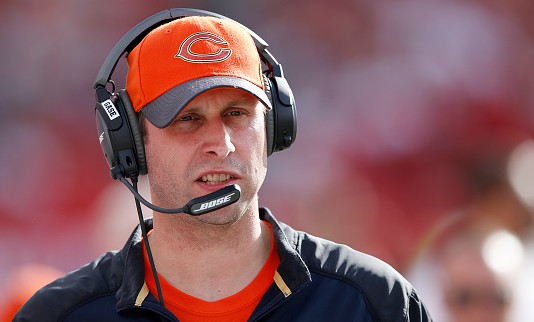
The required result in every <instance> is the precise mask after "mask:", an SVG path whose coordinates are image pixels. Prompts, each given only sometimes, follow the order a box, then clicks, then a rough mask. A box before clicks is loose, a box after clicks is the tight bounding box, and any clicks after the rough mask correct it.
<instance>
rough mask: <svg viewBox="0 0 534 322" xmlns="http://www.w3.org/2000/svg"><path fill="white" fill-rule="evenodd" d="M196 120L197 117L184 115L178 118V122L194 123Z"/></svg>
mask: <svg viewBox="0 0 534 322" xmlns="http://www.w3.org/2000/svg"><path fill="white" fill-rule="evenodd" d="M194 119H195V117H194V116H193V115H184V116H181V117H179V118H178V121H180V122H188V121H193V120H194Z"/></svg>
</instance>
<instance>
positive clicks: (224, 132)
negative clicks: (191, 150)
mask: <svg viewBox="0 0 534 322" xmlns="http://www.w3.org/2000/svg"><path fill="white" fill-rule="evenodd" d="M203 136H204V152H206V153H208V154H213V155H216V156H218V157H220V158H225V157H227V156H228V155H229V154H230V153H232V152H235V146H234V144H233V142H232V139H233V137H232V131H231V129H230V128H228V126H227V125H226V124H225V123H224V122H223V121H222V120H220V119H218V120H210V121H209V122H208V124H207V125H206V128H205V131H204V133H203Z"/></svg>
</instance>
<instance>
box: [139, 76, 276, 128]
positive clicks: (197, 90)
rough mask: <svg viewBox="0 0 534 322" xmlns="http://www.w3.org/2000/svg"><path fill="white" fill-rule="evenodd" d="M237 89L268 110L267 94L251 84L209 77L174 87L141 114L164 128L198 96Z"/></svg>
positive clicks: (236, 78)
mask: <svg viewBox="0 0 534 322" xmlns="http://www.w3.org/2000/svg"><path fill="white" fill-rule="evenodd" d="M222 87H228V88H237V89H241V90H244V91H245V92H248V93H250V94H252V95H254V96H255V97H256V98H258V99H259V100H260V102H261V103H262V104H263V105H265V107H267V108H268V109H271V108H272V106H271V102H270V100H269V98H268V97H267V94H266V93H265V92H264V91H263V90H262V89H261V88H259V87H258V86H256V85H254V84H252V83H251V82H249V81H247V80H245V79H242V78H238V77H233V76H210V77H202V78H196V79H193V80H190V81H188V82H185V83H183V84H180V85H178V86H175V87H173V88H171V89H170V90H168V91H167V92H165V93H163V94H161V95H160V96H159V97H158V98H156V99H155V100H153V101H152V102H150V103H148V104H147V105H146V106H145V107H143V108H142V109H141V113H143V115H144V116H145V117H146V118H147V119H148V120H149V121H150V123H152V124H153V125H154V126H156V127H158V128H160V129H161V128H164V127H166V126H168V125H169V124H171V122H172V121H173V120H174V119H175V118H176V116H178V114H180V112H181V111H182V110H183V109H184V107H186V106H187V104H189V102H191V101H192V100H193V99H194V98H195V97H197V96H198V95H200V94H202V93H204V92H206V91H208V90H210V89H215V88H222Z"/></svg>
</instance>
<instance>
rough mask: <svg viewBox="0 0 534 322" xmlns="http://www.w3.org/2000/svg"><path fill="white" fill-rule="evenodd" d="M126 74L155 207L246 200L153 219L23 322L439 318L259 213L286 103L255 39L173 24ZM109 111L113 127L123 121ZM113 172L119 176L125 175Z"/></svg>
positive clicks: (27, 311)
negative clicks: (276, 121)
mask: <svg viewBox="0 0 534 322" xmlns="http://www.w3.org/2000/svg"><path fill="white" fill-rule="evenodd" d="M132 38H135V37H132ZM128 64H129V71H128V75H127V83H126V93H127V94H128V96H127V97H123V100H124V101H125V104H126V105H129V104H130V103H129V102H128V101H130V100H131V109H133V110H134V111H135V112H137V113H138V114H139V117H140V129H141V132H142V142H143V143H142V146H143V148H144V151H145V152H144V154H143V157H140V156H139V155H138V157H137V158H136V159H137V162H139V163H141V161H140V160H141V159H143V158H144V157H146V173H147V174H148V178H149V183H150V193H151V199H152V202H153V204H155V205H157V206H158V207H161V208H154V209H177V207H180V206H181V205H184V204H187V203H188V202H189V201H190V200H192V199H194V198H199V197H202V196H205V195H211V194H213V193H217V191H219V190H220V189H221V188H224V187H226V186H227V185H231V184H235V185H238V186H239V187H240V191H241V193H240V198H239V200H237V201H235V200H234V201H235V202H233V203H226V202H225V201H224V200H225V198H226V197H221V198H216V199H213V201H212V202H213V205H215V204H218V203H219V201H221V200H222V201H221V202H222V203H223V204H222V207H221V208H218V209H216V210H213V211H210V212H207V213H204V214H202V215H200V216H193V215H190V214H185V213H180V214H168V213H163V211H159V210H158V211H154V212H153V219H149V220H146V221H145V222H144V223H143V225H144V226H143V227H138V228H137V229H136V230H135V231H134V233H133V234H132V236H131V238H130V240H129V241H128V242H127V243H126V245H125V247H124V249H122V250H120V251H118V252H110V253H107V254H105V255H103V256H102V257H101V258H100V259H98V260H96V261H95V262H93V263H91V264H89V265H87V266H85V267H82V268H81V269H80V270H78V271H75V272H73V273H70V274H68V275H67V276H65V277H63V278H60V279H59V280H57V281H56V282H54V283H52V284H50V285H48V286H46V287H45V288H43V289H42V290H40V291H39V292H38V293H37V294H36V295H35V296H34V297H33V298H32V299H30V300H29V301H28V302H27V303H26V304H25V306H24V307H23V308H22V309H21V310H20V311H19V312H18V314H17V315H16V317H15V321H177V320H179V321H246V320H249V321H360V322H361V321H384V322H385V321H387V322H391V321H429V320H430V317H429V315H428V313H427V311H426V309H425V307H424V305H423V304H422V303H421V301H420V300H419V299H418V296H417V294H416V292H415V290H414V289H413V288H412V286H411V285H410V284H409V283H408V282H407V281H406V280H405V279H404V278H403V277H402V276H401V275H400V274H398V273H397V272H396V271H394V270H393V269H392V268H391V267H390V266H388V265H387V264H385V263H383V262H381V261H380V260H378V259H375V258H373V257H371V256H368V255H365V254H362V253H359V252H356V251H354V250H352V249H350V248H349V247H347V246H343V245H338V244H335V243H333V242H330V241H326V240H322V239H319V238H317V237H313V236H311V235H308V234H306V233H303V232H298V231H295V230H293V229H292V228H291V227H289V226H287V225H285V224H283V223H280V222H278V221H277V220H276V219H275V218H274V216H273V215H272V214H271V213H270V212H269V210H267V209H265V208H259V205H258V191H259V189H260V187H261V185H262V183H263V180H264V178H265V176H266V172H267V156H268V155H269V154H270V153H271V150H272V149H271V148H270V147H269V146H270V144H269V141H270V139H269V138H268V136H269V135H268V134H266V133H269V131H270V130H269V126H270V125H269V120H268V115H269V114H268V113H270V112H272V111H270V110H271V109H275V108H276V103H273V101H272V100H273V96H271V97H269V95H270V94H272V93H271V92H270V88H266V87H268V86H269V85H268V84H266V82H267V80H266V79H264V77H263V75H262V70H261V68H262V65H261V62H260V57H259V55H258V48H257V47H256V45H255V43H254V41H253V38H252V37H251V34H250V33H249V32H248V31H247V30H245V29H244V28H243V27H242V26H241V25H239V24H237V23H236V22H233V21H231V20H229V19H223V18H217V17H206V16H202V17H201V16H195V15H192V16H187V17H183V18H179V19H174V20H172V21H171V22H168V23H166V24H163V25H161V26H159V27H157V28H155V29H153V30H152V31H151V32H150V33H148V35H146V36H145V37H144V38H143V39H142V40H141V41H140V42H139V43H138V44H137V45H136V46H135V48H134V49H133V50H132V51H131V52H129V55H128ZM104 78H105V77H104ZM282 86H283V85H282V84H278V85H277V86H276V87H277V88H278V87H282ZM274 90H276V89H274ZM279 95H281V96H283V95H282V94H279ZM283 99H284V98H282V100H283ZM105 102H106V100H102V103H101V105H102V106H106V109H105V110H102V111H103V112H102V114H104V113H106V114H107V115H108V116H107V117H109V120H110V122H109V123H106V124H111V120H113V119H114V118H115V117H118V115H120V114H122V112H121V111H119V110H116V106H114V105H113V104H111V103H109V104H107V105H106V103H105ZM118 105H119V104H117V106H118ZM104 118H106V116H105V115H104ZM266 119H267V128H268V129H267V131H266ZM106 122H107V121H106ZM134 123H135V122H134ZM110 127H111V125H110ZM286 132H287V131H285V132H283V133H286ZM289 132H290V131H289ZM100 137H101V141H104V142H105V141H106V140H107V137H106V136H105V131H103V132H102V134H101V136H100ZM287 139H288V138H286V140H287ZM289 139H291V138H289ZM103 146H104V145H103ZM275 150H276V149H275ZM108 154H111V152H110V153H106V157H108ZM127 159H128V158H127ZM130 161H131V160H130ZM110 165H111V166H112V173H113V174H114V175H116V176H119V177H121V178H122V177H123V176H125V175H124V173H126V174H127V173H128V171H122V170H124V169H122V168H124V167H126V165H125V164H122V165H120V166H119V165H115V164H114V162H112V164H110ZM121 167H122V168H121ZM118 168H121V169H122V170H121V171H122V172H121V171H119V172H117V169H118ZM120 172H121V173H120ZM134 172H135V171H134ZM140 172H142V171H140ZM130 177H135V173H133V174H130ZM122 179H124V178H122ZM212 202H209V203H206V202H205V203H203V205H204V206H206V205H207V206H206V207H211V205H212ZM214 209H215V208H214ZM141 228H143V229H144V228H146V230H148V231H149V235H148V240H146V238H143V237H142V235H143V234H142V230H143V229H141ZM150 249H152V251H150ZM151 258H153V264H154V265H152V263H151ZM155 272H157V274H156V273H155Z"/></svg>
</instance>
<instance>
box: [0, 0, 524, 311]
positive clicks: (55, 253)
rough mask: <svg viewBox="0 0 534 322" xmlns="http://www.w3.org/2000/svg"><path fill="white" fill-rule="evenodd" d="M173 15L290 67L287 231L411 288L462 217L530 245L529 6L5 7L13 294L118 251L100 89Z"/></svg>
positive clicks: (279, 198)
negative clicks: (252, 37) (131, 50)
mask: <svg viewBox="0 0 534 322" xmlns="http://www.w3.org/2000/svg"><path fill="white" fill-rule="evenodd" d="M172 7H195V8H200V9H206V10H211V11H215V12H218V13H220V14H223V15H226V16H228V17H231V18H233V19H235V20H238V21H239V22H241V23H243V24H245V25H246V26H248V27H249V28H250V29H252V30H253V31H255V32H256V33H257V34H259V35H260V36H261V37H263V38H264V39H265V40H266V41H267V42H268V43H269V44H270V49H271V53H273V55H274V56H275V57H276V58H277V59H278V60H279V61H280V62H281V63H282V65H283V66H284V70H285V74H286V78H287V79H288V81H289V83H290V85H291V87H292V89H293V92H294V94H295V96H296V101H297V109H298V135H297V140H296V143H295V145H294V146H293V147H292V148H291V149H290V150H288V151H285V152H282V153H277V154H275V155H273V156H272V157H271V158H270V159H269V173H268V178H267V181H266V183H265V185H264V187H263V190H262V191H261V195H260V203H261V204H262V205H264V206H267V207H269V208H270V209H271V210H273V211H274V213H275V216H277V217H278V218H279V219H280V220H282V221H285V222H287V223H289V224H291V225H293V226H295V227H296V228H298V229H302V230H306V231H309V232H311V233H313V234H316V235H319V236H322V237H325V238H329V239H332V240H334V241H337V242H341V243H345V244H348V245H350V246H351V247H353V248H356V249H358V250H361V251H364V252H367V253H371V254H373V255H375V256H377V257H379V258H381V259H383V260H385V261H387V262H388V263H390V264H391V265H392V266H394V267H395V268H396V269H398V270H399V271H401V272H402V273H406V274H407V273H409V272H410V269H411V267H412V266H413V265H415V263H416V262H417V259H418V258H419V257H420V256H421V254H422V252H424V251H425V250H428V249H430V248H432V247H431V244H432V243H433V242H434V241H435V240H438V239H439V238H438V237H439V236H437V235H440V234H441V230H440V229H441V228H440V227H443V225H446V223H447V218H449V216H450V214H451V213H454V212H455V211H457V210H459V209H465V208H469V207H473V205H481V204H486V203H489V206H488V209H492V210H501V209H504V210H503V211H493V212H492V211H479V212H476V215H475V214H474V213H475V212H473V214H469V215H466V218H467V220H466V221H465V222H464V225H468V226H469V225H475V224H474V223H478V222H480V221H485V222H491V223H492V225H494V226H499V227H504V228H506V229H509V230H511V231H512V232H514V233H515V234H517V235H518V236H519V237H520V238H522V239H526V237H525V236H528V235H529V234H531V231H532V216H531V213H530V210H531V208H530V206H531V204H530V203H529V202H530V200H527V199H525V197H524V195H521V194H520V193H519V192H518V191H517V189H516V187H515V186H513V183H512V182H510V177H509V159H510V155H511V153H512V152H513V151H514V149H516V147H518V146H519V145H520V144H521V143H523V142H525V141H527V140H529V139H531V138H532V134H533V130H534V109H533V103H534V100H533V98H534V96H533V94H532V92H533V91H532V85H533V80H534V47H533V44H534V20H532V19H531V13H532V12H534V3H533V2H532V1H529V0H511V1H510V0H493V1H476V0H472V1H452V2H451V1H437V2H433V3H426V2H424V1H407V2H402V3H397V2H396V1H376V2H375V1H363V0H342V1H335V2H332V1H326V0H320V1H311V2H310V1H303V0H299V1H281V0H273V1H264V2H258V1H254V2H252V1H238V0H232V1H224V2H223V1H166V2H163V1H159V2H154V1H137V2H135V3H132V2H131V1H126V0H119V1H102V0H98V1H81V0H76V1H68V2H64V1H53V0H43V1H27V0H26V1H25V0H22V1H14V0H7V1H2V2H0V24H1V28H0V42H1V44H2V45H1V46H0V53H1V56H0V57H2V59H1V60H0V71H1V72H0V82H1V85H2V86H0V106H1V108H0V164H1V167H0V220H1V221H2V227H1V228H0V229H1V230H0V231H1V234H0V245H1V246H0V256H1V258H2V264H1V265H0V273H1V274H0V285H2V284H4V283H5V282H6V281H7V280H8V279H9V276H12V275H11V274H12V273H13V272H15V271H16V270H17V268H18V267H21V266H23V265H28V264H40V265H41V264H44V265H49V266H51V267H53V268H55V269H58V270H60V271H63V272H66V271H69V270H73V269H75V268H77V267H79V266H81V265H82V264H84V263H86V262H89V261H90V260H92V259H93V258H94V257H96V256H98V255H99V254H100V253H102V252H104V251H106V250H108V249H114V248H120V247H122V243H123V242H124V241H125V239H126V237H127V235H128V234H129V232H130V231H131V230H132V229H133V227H134V225H135V223H136V220H137V219H136V218H137V217H136V213H135V206H134V203H133V198H132V197H131V196H130V194H129V192H128V191H127V190H126V189H125V188H124V187H122V185H120V183H118V182H113V180H112V179H111V177H110V175H109V173H108V169H107V165H106V163H105V160H104V158H103V156H102V153H101V150H100V147H99V144H98V140H97V135H96V128H95V123H94V109H93V107H94V98H93V97H94V93H93V91H92V85H93V81H94V79H95V77H96V74H97V72H98V70H99V68H100V66H101V64H102V63H103V61H104V59H105V58H106V56H107V54H108V53H109V51H110V50H111V48H112V47H113V46H114V45H115V43H116V42H117V41H118V40H119V39H120V37H122V35H124V34H125V33H126V32H127V31H128V30H129V29H130V28H132V27H133V26H134V25H135V24H137V23H139V22H140V21H141V20H143V19H145V18H146V17H148V16H149V15H151V14H154V13H157V12H159V11H161V10H164V9H167V8H172ZM125 65H126V64H125V63H124V62H123V61H121V62H120V63H119V65H118V67H117V70H116V72H115V74H114V77H113V79H114V80H115V81H116V83H117V84H118V86H123V84H124V73H125V70H126V66H125ZM142 184H143V182H142ZM145 185H146V183H145ZM142 189H143V188H142ZM499 207H500V208H499ZM145 215H150V214H149V212H145ZM1 309H2V308H1V306H0V310H1Z"/></svg>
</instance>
